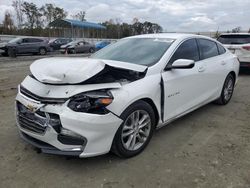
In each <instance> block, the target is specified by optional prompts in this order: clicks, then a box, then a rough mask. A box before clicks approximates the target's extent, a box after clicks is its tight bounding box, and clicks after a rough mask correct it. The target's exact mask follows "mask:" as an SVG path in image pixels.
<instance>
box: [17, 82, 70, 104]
mask: <svg viewBox="0 0 250 188" xmlns="http://www.w3.org/2000/svg"><path fill="white" fill-rule="evenodd" d="M20 93H22V94H23V95H25V96H26V97H28V98H30V99H33V100H35V101H40V102H41V103H46V104H55V103H64V102H66V100H67V98H48V97H40V96H38V95H36V94H34V93H32V92H30V91H29V90H27V89H26V88H24V87H23V86H22V85H20Z"/></svg>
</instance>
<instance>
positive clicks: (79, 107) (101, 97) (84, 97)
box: [68, 91, 113, 114]
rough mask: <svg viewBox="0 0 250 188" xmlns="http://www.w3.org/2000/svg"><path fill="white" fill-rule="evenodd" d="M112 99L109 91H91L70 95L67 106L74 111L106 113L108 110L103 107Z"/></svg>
mask: <svg viewBox="0 0 250 188" xmlns="http://www.w3.org/2000/svg"><path fill="white" fill-rule="evenodd" d="M112 101H113V96H112V94H111V92H109V91H91V92H87V93H81V94H78V95H75V96H74V97H72V98H71V99H70V101H69V103H68V107H69V108H70V109H71V110H73V111H75V112H84V113H92V114H107V113H108V112H109V111H108V110H107V109H106V108H105V107H106V106H108V105H109V104H111V103H112Z"/></svg>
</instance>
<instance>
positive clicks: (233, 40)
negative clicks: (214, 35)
mask: <svg viewBox="0 0 250 188" xmlns="http://www.w3.org/2000/svg"><path fill="white" fill-rule="evenodd" d="M218 41H220V42H221V43H222V44H247V43H250V35H221V36H220V37H219V38H218Z"/></svg>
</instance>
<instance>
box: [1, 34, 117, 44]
mask: <svg viewBox="0 0 250 188" xmlns="http://www.w3.org/2000/svg"><path fill="white" fill-rule="evenodd" d="M17 37H30V38H34V37H35V38H43V39H48V40H52V39H56V38H55V37H36V36H20V35H0V43H1V42H8V41H10V40H11V39H14V38H17ZM74 40H85V41H86V42H90V43H93V44H94V43H96V42H98V41H103V40H105V41H110V42H116V41H117V40H118V39H105V38H74Z"/></svg>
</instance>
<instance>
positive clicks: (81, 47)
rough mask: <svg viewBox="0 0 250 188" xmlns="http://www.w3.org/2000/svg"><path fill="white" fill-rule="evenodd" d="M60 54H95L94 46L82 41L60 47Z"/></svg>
mask: <svg viewBox="0 0 250 188" xmlns="http://www.w3.org/2000/svg"><path fill="white" fill-rule="evenodd" d="M60 52H61V53H65V52H67V53H71V54H75V53H93V52H95V45H93V44H90V43H88V42H86V41H83V40H78V41H72V42H70V43H68V44H65V45H62V46H61V49H60Z"/></svg>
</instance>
